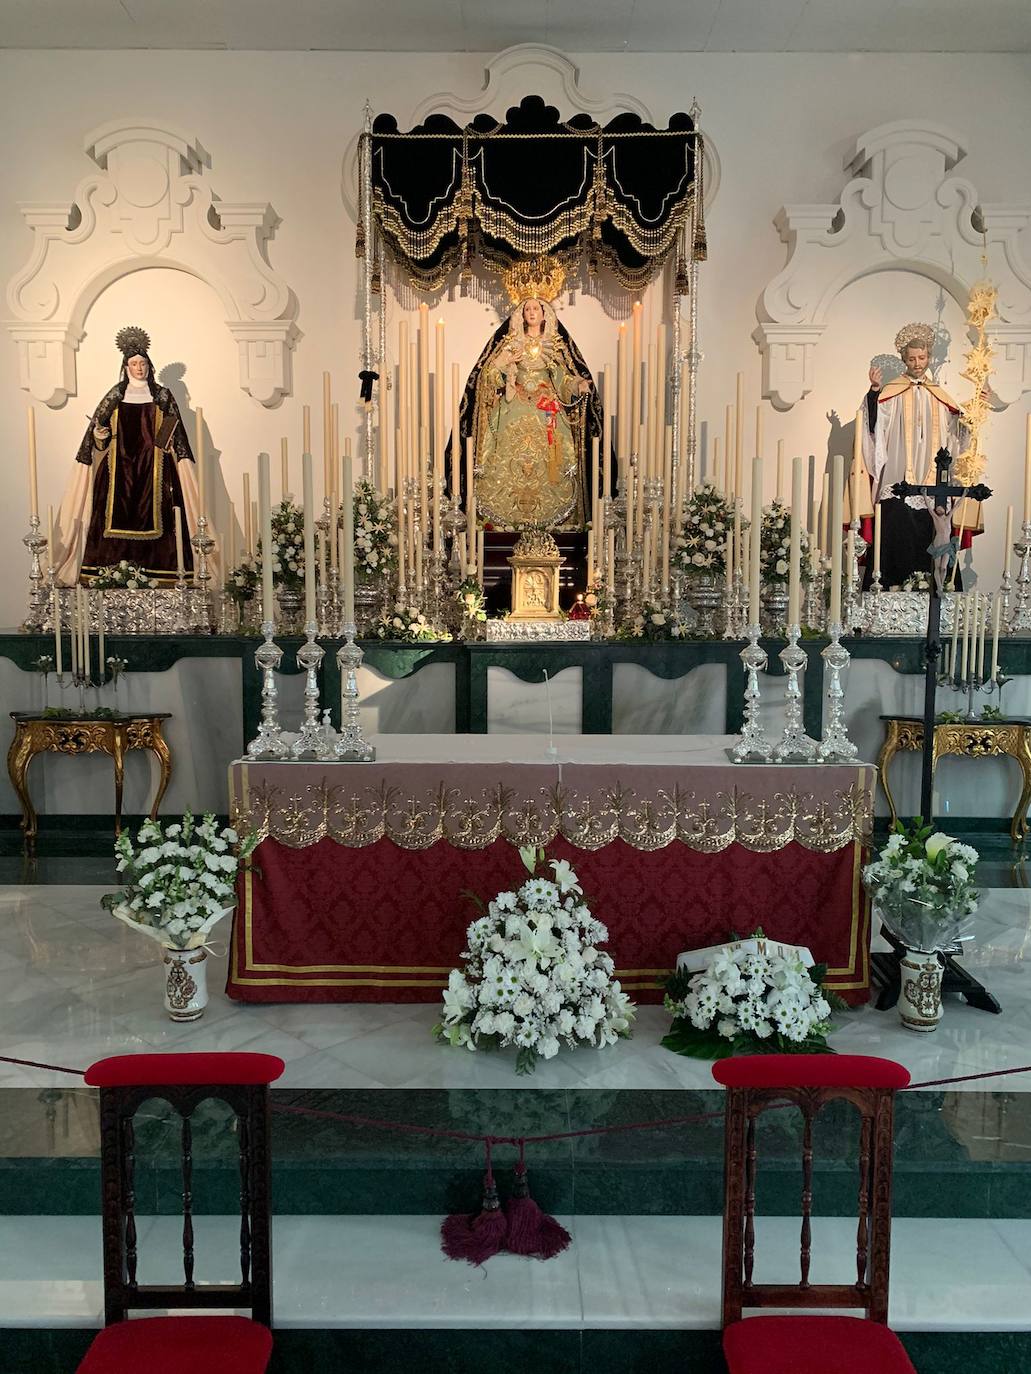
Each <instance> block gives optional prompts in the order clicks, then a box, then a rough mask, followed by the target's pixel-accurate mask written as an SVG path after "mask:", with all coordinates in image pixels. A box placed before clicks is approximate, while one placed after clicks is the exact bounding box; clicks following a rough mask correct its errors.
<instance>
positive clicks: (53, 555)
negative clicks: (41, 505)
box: [47, 506, 57, 571]
mask: <svg viewBox="0 0 1031 1374" xmlns="http://www.w3.org/2000/svg"><path fill="white" fill-rule="evenodd" d="M56 550H57V545H56V544H55V543H54V508H53V506H47V562H48V563H49V564H50V567H51V570H53V571H56V569H57V552H56Z"/></svg>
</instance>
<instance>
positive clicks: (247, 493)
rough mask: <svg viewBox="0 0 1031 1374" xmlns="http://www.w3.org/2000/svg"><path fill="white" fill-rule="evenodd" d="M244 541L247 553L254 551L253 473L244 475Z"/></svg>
mask: <svg viewBox="0 0 1031 1374" xmlns="http://www.w3.org/2000/svg"><path fill="white" fill-rule="evenodd" d="M243 543H244V548H245V549H246V551H247V553H249V554H252V553H253V552H254V527H253V525H252V524H251V474H250V473H249V472H245V473H244V475H243Z"/></svg>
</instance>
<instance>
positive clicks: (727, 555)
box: [723, 530, 734, 596]
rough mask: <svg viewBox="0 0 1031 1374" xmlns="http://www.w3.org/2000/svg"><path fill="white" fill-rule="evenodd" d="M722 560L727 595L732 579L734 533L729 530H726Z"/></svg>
mask: <svg viewBox="0 0 1031 1374" xmlns="http://www.w3.org/2000/svg"><path fill="white" fill-rule="evenodd" d="M723 562H724V567H725V572H724V577H725V579H726V588H727V595H728V596H729V595H730V588H731V584H732V583H733V581H734V535H733V532H732V531H731V530H728V531H727V547H726V548H725V549H724V550H723Z"/></svg>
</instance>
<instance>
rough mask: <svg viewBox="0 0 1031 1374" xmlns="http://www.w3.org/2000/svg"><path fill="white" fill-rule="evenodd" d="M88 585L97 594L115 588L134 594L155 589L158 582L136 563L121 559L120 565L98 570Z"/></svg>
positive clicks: (116, 564) (115, 564)
mask: <svg viewBox="0 0 1031 1374" xmlns="http://www.w3.org/2000/svg"><path fill="white" fill-rule="evenodd" d="M89 585H90V587H91V588H92V589H93V590H94V591H97V592H106V591H112V590H114V589H115V588H121V589H123V590H125V591H130V592H135V591H141V590H145V589H146V588H148V587H156V586H157V585H158V580H157V578H156V577H151V576H150V574H149V573H146V572H144V570H143V569H142V568H141V567H139V566H138V565H137V564H136V563H130V562H129V560H128V559H127V558H123V559H122V560H121V562H120V563H112V564H111V565H110V566H109V567H106V568H100V569H99V570H98V571H97V572H95V573H94V574H93V576H92V577H91V578H90V579H89Z"/></svg>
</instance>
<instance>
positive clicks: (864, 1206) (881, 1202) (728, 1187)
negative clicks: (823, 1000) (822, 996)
mask: <svg viewBox="0 0 1031 1374" xmlns="http://www.w3.org/2000/svg"><path fill="white" fill-rule="evenodd" d="M712 1072H713V1077H714V1078H715V1079H716V1081H717V1082H718V1083H722V1084H723V1085H724V1087H725V1088H726V1089H727V1106H726V1126H725V1146H724V1204H723V1353H724V1355H725V1357H726V1361H727V1368H728V1370H729V1374H831V1371H833V1374H853V1371H855V1374H860V1372H862V1374H873V1371H875V1370H876V1371H877V1374H915V1371H914V1369H913V1366H912V1364H911V1363H910V1360H909V1356H908V1355H907V1354H906V1352H905V1350H904V1349H903V1346H902V1343H901V1342H900V1341H899V1338H898V1337H897V1336H896V1335H895V1334H894V1332H892V1331H890V1330H889V1329H888V1326H887V1321H888V1259H889V1249H890V1245H891V1168H892V1146H893V1140H892V1134H893V1122H894V1105H895V1093H896V1091H897V1090H898V1089H899V1088H904V1087H905V1086H906V1085H907V1084H908V1082H909V1074H908V1072H907V1071H906V1070H905V1069H904V1068H903V1067H902V1066H901V1065H900V1064H895V1063H893V1062H892V1061H891V1060H889V1059H875V1058H867V1057H864V1056H861V1055H844V1054H841V1055H831V1054H815V1055H793V1054H771V1055H750V1056H746V1057H742V1058H736V1059H724V1060H720V1061H719V1062H718V1063H716V1064H715V1065H714V1066H713V1070H712ZM834 1101H844V1102H850V1103H851V1104H852V1105H853V1106H854V1107H855V1108H856V1109H857V1111H858V1113H859V1181H858V1190H857V1198H858V1214H859V1223H858V1229H857V1231H856V1281H855V1283H836V1284H819V1283H810V1281H809V1270H810V1257H811V1250H812V1206H813V1122H814V1120H815V1118H816V1116H817V1115H818V1114H819V1112H820V1111H821V1109H822V1108H823V1107H824V1105H825V1104H826V1103H828V1102H834ZM785 1103H792V1104H794V1105H795V1106H797V1107H798V1109H799V1110H800V1112H801V1114H802V1223H801V1236H800V1244H799V1250H800V1267H801V1277H800V1280H799V1282H798V1283H756V1282H754V1281H753V1277H752V1274H753V1265H754V1253H755V1187H756V1163H757V1148H756V1121H757V1118H758V1117H759V1116H760V1115H761V1114H762V1113H763V1112H764V1111H766V1110H767V1109H768V1108H770V1107H773V1106H777V1105H783V1104H785ZM763 1307H777V1308H785V1307H789V1308H818V1309H823V1308H828V1309H833V1308H839V1309H848V1308H851V1309H860V1310H862V1311H864V1312H865V1313H866V1316H865V1317H856V1316H840V1315H839V1316H822V1315H820V1316H811V1315H798V1316H794V1315H788V1316H783V1315H778V1316H759V1317H746V1318H744V1320H742V1310H743V1309H744V1308H763Z"/></svg>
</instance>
